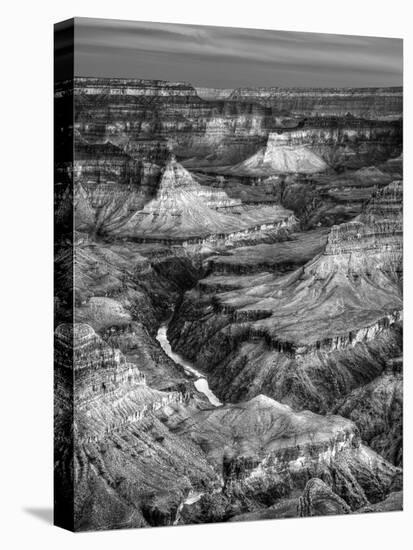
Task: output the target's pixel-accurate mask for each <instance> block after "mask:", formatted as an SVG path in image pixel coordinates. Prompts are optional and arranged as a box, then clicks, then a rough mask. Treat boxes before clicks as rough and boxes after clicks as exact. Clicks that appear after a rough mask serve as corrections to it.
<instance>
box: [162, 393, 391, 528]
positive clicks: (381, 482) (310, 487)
mask: <svg viewBox="0 0 413 550" xmlns="http://www.w3.org/2000/svg"><path fill="white" fill-rule="evenodd" d="M170 426H171V427H173V429H174V430H177V431H178V433H180V434H181V435H183V436H186V437H189V438H190V439H191V440H193V441H194V442H196V443H197V444H198V445H200V446H201V448H202V449H203V450H204V452H205V453H206V456H207V457H208V460H209V461H210V462H211V463H212V464H214V465H215V467H216V468H217V469H218V470H219V471H221V472H222V476H223V489H222V495H221V506H222V507H223V508H224V510H229V509H231V508H232V515H234V511H237V512H239V511H242V509H243V508H244V510H245V509H246V506H245V504H244V505H243V502H245V501H246V500H248V499H254V500H255V501H256V505H258V506H259V505H261V506H263V505H265V504H267V505H268V504H269V503H271V502H272V501H273V500H274V497H276V498H277V497H278V499H280V498H282V499H286V498H291V496H292V495H294V494H297V491H298V492H302V491H304V494H303V496H302V498H301V499H300V500H299V502H297V504H296V512H297V515H302V516H305V515H319V514H320V515H328V514H332V513H349V512H350V511H351V510H356V509H358V508H360V507H361V506H363V505H365V504H366V503H367V502H370V501H374V502H377V501H379V500H382V499H383V498H384V497H385V496H386V495H387V494H388V493H389V491H390V487H391V484H392V482H393V480H394V479H395V477H397V476H398V475H399V472H400V471H399V470H398V468H395V467H394V466H392V465H391V464H389V463H388V462H386V461H385V460H384V459H383V458H382V457H380V456H379V455H377V454H375V453H374V452H372V451H371V450H369V449H368V448H367V447H364V446H363V445H361V444H360V440H359V436H358V432H357V430H356V428H355V426H354V425H353V424H352V423H351V422H348V421H346V420H344V419H343V418H342V417H338V416H329V417H321V416H318V415H315V414H313V413H311V412H310V411H302V412H300V413H297V412H294V411H293V410H292V409H291V408H290V407H288V406H286V405H283V404H281V403H277V402H276V401H273V400H272V399H270V398H268V397H265V396H263V395H260V396H257V397H255V398H254V399H252V400H250V401H247V402H242V403H239V404H237V405H227V406H224V407H219V408H217V409H210V410H207V411H199V412H197V413H196V414H190V415H188V413H185V412H182V413H181V414H180V416H178V417H175V418H172V419H171V420H170ZM372 464H374V465H375V469H374V474H370V473H369V471H370V468H371V465H372ZM312 477H321V478H322V479H323V480H325V482H324V483H323V482H321V481H320V480H318V481H319V483H317V482H315V480H312V479H311V478H312ZM309 480H310V481H309ZM307 482H308V483H307ZM320 486H321V487H320ZM320 489H322V490H320ZM207 499H208V497H207V496H205V497H204V496H203V497H201V499H200V501H199V503H198V505H197V507H196V508H195V510H196V511H192V513H193V514H195V515H194V516H193V519H194V518H195V517H196V514H197V513H198V514H202V509H203V501H204V502H205V501H206V500H207ZM278 512H279V510H278ZM187 513H190V511H187ZM221 513H223V514H225V512H221ZM245 519H247V518H245Z"/></svg>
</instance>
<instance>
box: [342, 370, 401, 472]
mask: <svg viewBox="0 0 413 550" xmlns="http://www.w3.org/2000/svg"><path fill="white" fill-rule="evenodd" d="M400 362H402V361H397V362H395V361H389V364H388V365H387V366H386V369H385V371H384V372H383V374H382V375H381V376H379V377H377V378H375V379H374V380H373V381H372V382H370V383H369V384H367V385H365V386H362V387H360V388H357V389H355V390H353V391H352V392H351V393H350V394H349V395H348V396H347V397H346V398H345V400H344V402H343V403H342V404H341V405H339V406H338V407H336V409H335V410H336V412H337V413H338V414H340V415H342V416H344V417H346V418H349V419H351V420H352V421H353V422H354V423H355V424H356V425H357V427H358V429H359V431H360V434H361V437H362V439H363V440H364V441H365V442H366V443H367V444H368V445H369V446H370V447H371V448H372V449H374V450H375V451H376V452H378V453H380V454H381V455H382V456H384V457H385V458H386V459H387V460H389V461H390V462H393V464H396V465H397V466H402V465H403V375H402V373H401V372H400V371H398V370H396V371H394V368H393V366H394V365H395V364H396V365H397V366H398V367H399V366H400Z"/></svg>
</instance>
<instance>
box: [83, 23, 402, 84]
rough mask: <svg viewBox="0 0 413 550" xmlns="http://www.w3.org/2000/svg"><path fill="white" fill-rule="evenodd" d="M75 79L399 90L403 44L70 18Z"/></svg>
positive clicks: (392, 40) (387, 40)
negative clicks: (140, 79) (72, 25)
mask: <svg viewBox="0 0 413 550" xmlns="http://www.w3.org/2000/svg"><path fill="white" fill-rule="evenodd" d="M75 75H76V76H98V77H120V78H121V77H124V78H143V79H160V80H170V81H185V82H189V83H191V84H192V85H194V86H202V87H212V88H236V87H241V86H247V87H249V86H280V87H293V86H301V87H336V86H337V87H363V86H401V85H402V84H403V41H402V40H401V39H397V38H378V37H366V36H350V35H334V34H317V33H299V32H289V31H273V30H271V31H270V30H255V29H244V28H230V27H207V26H205V27H203V26H199V25H179V24H172V23H171V24H168V23H149V22H135V21H118V20H110V19H89V18H75Z"/></svg>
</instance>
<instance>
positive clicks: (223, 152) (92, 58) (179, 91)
mask: <svg viewBox="0 0 413 550" xmlns="http://www.w3.org/2000/svg"><path fill="white" fill-rule="evenodd" d="M54 98H55V99H54V101H55V127H54V134H55V136H54V137H55V187H54V199H55V332H54V337H55V356H54V359H55V364H54V396H55V407H54V428H55V451H54V458H55V461H54V481H55V524H56V525H58V526H60V527H64V528H66V529H70V530H73V531H93V530H105V529H120V528H134V527H135V528H137V527H159V526H172V525H185V524H199V523H212V522H237V521H247V520H258V519H277V518H279V519H281V518H299V517H307V516H326V515H332V514H355V513H369V512H386V511H397V510H402V508H403V355H402V351H403V350H402V347H403V337H402V327H403V298H402V290H403V136H402V129H403V88H402V41H401V40H400V39H390V38H376V37H374V38H373V37H360V36H344V35H343V36H338V35H328V34H310V33H295V32H294V33H293V32H287V31H265V30H253V29H235V28H224V27H202V26H195V25H178V24H166V23H138V22H130V21H113V20H99V19H85V18H75V19H72V20H68V21H65V22H63V23H58V24H57V25H56V26H55V90H54Z"/></svg>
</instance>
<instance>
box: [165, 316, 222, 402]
mask: <svg viewBox="0 0 413 550" xmlns="http://www.w3.org/2000/svg"><path fill="white" fill-rule="evenodd" d="M167 332H168V323H164V324H163V325H161V326H160V328H159V330H158V334H157V335H156V339H157V340H158V342H159V343H160V344H161V347H162V349H163V350H164V352H165V353H166V355H168V356H169V357H170V358H171V359H172V361H174V362H175V363H178V365H181V366H182V367H183V368H184V370H185V372H186V373H187V374H191V375H192V376H194V377H195V378H196V381H195V382H194V385H195V387H196V389H197V390H198V391H199V392H201V393H203V394H204V395H205V396H206V397H207V398H208V400H209V402H210V403H211V404H212V405H214V407H219V406H220V405H222V403H221V401H220V400H219V399H218V397H217V396H216V395H215V394H214V393H213V392H212V391H211V389H210V387H209V384H208V380H207V379H206V378H205V376H204V375H203V374H201V373H200V372H199V371H197V370H196V369H195V368H194V366H193V364H192V363H190V362H189V361H188V360H186V359H184V358H183V357H182V356H181V355H179V353H175V352H174V351H172V348H171V344H170V343H169V340H168V336H167Z"/></svg>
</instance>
